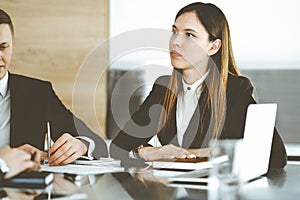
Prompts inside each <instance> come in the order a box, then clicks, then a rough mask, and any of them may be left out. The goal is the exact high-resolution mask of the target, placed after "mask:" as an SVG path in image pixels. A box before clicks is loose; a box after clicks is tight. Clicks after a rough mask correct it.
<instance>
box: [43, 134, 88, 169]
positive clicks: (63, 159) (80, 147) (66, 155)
mask: <svg viewBox="0 0 300 200" xmlns="http://www.w3.org/2000/svg"><path fill="white" fill-rule="evenodd" d="M86 152H87V147H86V146H85V144H84V143H83V142H81V141H80V140H79V139H76V138H74V137H73V136H71V135H70V134H69V133H64V134H63V135H62V136H61V137H60V138H58V139H57V140H56V142H55V143H54V144H53V146H52V147H51V148H50V150H49V151H48V153H50V154H51V157H50V158H49V159H48V162H49V165H66V164H68V163H71V162H73V161H75V160H76V159H77V158H79V157H80V156H82V155H84V154H86Z"/></svg>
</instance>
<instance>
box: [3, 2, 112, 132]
mask: <svg viewBox="0 0 300 200" xmlns="http://www.w3.org/2000/svg"><path fill="white" fill-rule="evenodd" d="M0 7H1V8H2V9H4V10H6V11H7V12H8V13H10V15H11V16H12V18H13V22H14V25H15V38H14V55H13V60H12V65H11V67H10V71H11V72H14V73H19V74H24V75H28V76H31V77H37V78H41V79H44V80H49V81H51V82H52V83H53V86H54V89H55V91H56V92H57V94H58V96H59V97H60V99H61V100H62V101H63V103H64V104H65V105H66V106H67V107H68V108H70V109H71V110H73V111H74V112H75V114H76V115H77V116H79V117H80V118H81V119H83V120H84V121H86V122H87V124H88V125H89V127H90V128H92V129H93V130H94V131H96V132H97V133H99V134H100V135H102V136H103V135H104V134H105V133H104V132H103V131H102V130H105V113H106V75H105V74H103V75H102V76H101V77H98V79H99V81H98V82H97V84H98V86H97V88H96V90H95V91H93V92H94V94H95V97H94V98H95V106H94V107H95V108H96V110H95V112H94V113H91V112H88V111H87V109H86V108H85V105H86V104H85V102H89V101H90V99H89V98H90V97H86V95H85V92H86V90H88V85H87V87H86V88H84V87H82V89H81V91H80V92H81V93H82V96H80V97H79V100H80V102H81V103H80V104H79V105H78V104H77V105H72V103H73V89H74V88H73V86H74V84H75V80H76V76H78V74H77V73H78V71H79V69H80V66H82V64H83V62H84V60H85V59H86V57H87V56H88V54H89V53H90V52H91V51H92V50H93V49H94V48H95V47H96V45H98V44H99V43H101V42H103V41H104V40H106V39H107V36H108V28H107V27H108V24H107V21H108V20H107V16H108V2H107V0H93V1H91V0H90V1H85V0H72V1H70V0H51V1H40V0H26V1H21V0H1V5H0ZM105 56H106V54H101V55H99V56H98V58H99V62H100V63H99V65H100V66H101V63H103V62H104V61H105Z"/></svg>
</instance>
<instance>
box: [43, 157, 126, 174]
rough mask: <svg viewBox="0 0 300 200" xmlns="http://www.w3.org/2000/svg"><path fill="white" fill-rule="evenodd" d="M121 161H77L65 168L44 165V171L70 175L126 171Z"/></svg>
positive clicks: (108, 159) (102, 159)
mask: <svg viewBox="0 0 300 200" xmlns="http://www.w3.org/2000/svg"><path fill="white" fill-rule="evenodd" d="M120 163H121V161H120V160H116V159H113V158H101V159H99V160H76V161H75V162H74V163H73V164H68V165H63V166H49V165H48V164H45V165H42V171H48V172H54V173H70V174H78V175H95V174H104V173H113V172H121V171H124V168H123V167H121V166H120Z"/></svg>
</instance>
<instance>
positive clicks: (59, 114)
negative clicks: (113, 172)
mask: <svg viewBox="0 0 300 200" xmlns="http://www.w3.org/2000/svg"><path fill="white" fill-rule="evenodd" d="M47 87H48V89H47V91H48V92H47V95H48V98H47V99H48V105H47V106H48V108H47V113H48V119H49V122H51V128H52V129H53V130H52V133H53V134H52V137H53V138H52V139H53V140H54V141H55V140H57V139H58V138H59V137H60V136H61V135H62V134H63V133H70V134H71V135H73V136H86V137H89V138H90V139H92V140H94V142H95V150H94V151H93V156H94V157H95V158H100V157H107V156H108V151H107V146H106V143H105V142H104V140H103V139H102V138H101V137H100V136H99V135H98V134H96V133H94V132H93V131H92V130H91V129H89V128H88V127H87V125H86V124H85V123H84V122H83V121H82V120H80V119H79V118H77V117H76V116H75V115H74V114H73V113H72V112H71V111H70V110H68V109H67V108H66V107H65V106H64V105H63V103H62V102H61V100H60V99H59V98H58V96H57V95H56V94H55V92H54V90H53V88H52V86H51V84H50V83H48V86H47Z"/></svg>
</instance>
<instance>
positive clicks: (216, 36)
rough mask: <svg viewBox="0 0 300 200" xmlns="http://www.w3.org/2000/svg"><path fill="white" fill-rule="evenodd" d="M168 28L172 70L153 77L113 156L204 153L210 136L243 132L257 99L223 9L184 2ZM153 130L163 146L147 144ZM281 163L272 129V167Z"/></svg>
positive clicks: (233, 135) (115, 143)
mask: <svg viewBox="0 0 300 200" xmlns="http://www.w3.org/2000/svg"><path fill="white" fill-rule="evenodd" d="M172 33H173V34H172V36H171V38H170V44H169V48H170V58H171V64H172V66H173V67H174V70H173V73H172V75H171V76H163V77H160V78H158V79H157V80H156V82H155V84H154V86H153V89H152V91H151V93H150V94H149V96H148V97H147V99H146V100H145V101H144V103H143V104H142V106H141V107H140V109H139V110H138V111H137V112H136V113H134V115H133V116H132V120H131V121H129V122H128V123H127V124H126V125H125V127H124V128H123V130H122V131H121V132H120V133H119V134H118V135H117V136H116V138H114V140H113V141H112V146H111V154H112V156H114V157H118V158H121V159H124V158H125V157H127V158H128V152H130V151H131V152H133V154H134V155H131V156H135V157H140V158H142V159H144V160H147V161H153V160H159V159H173V158H194V157H196V156H197V157H203V156H208V155H209V145H208V144H209V141H210V140H211V139H216V138H221V139H225V138H235V139H236V138H242V137H243V132H244V124H245V118H246V110H247V107H248V105H249V104H251V103H255V100H254V99H253V97H252V90H253V86H252V85H251V83H250V81H249V79H247V78H246V77H243V76H241V74H240V72H239V70H238V67H237V65H236V62H235V60H234V57H233V52H232V47H231V39H230V31H229V26H228V23H227V20H226V17H225V15H224V14H223V12H222V11H221V10H220V9H219V8H218V7H216V6H215V5H213V4H204V3H200V2H199V3H193V4H190V5H187V6H185V7H184V8H182V9H181V10H180V11H179V12H178V13H177V15H176V18H175V23H174V25H173V27H172ZM158 105H159V106H158ZM154 135H157V137H158V138H159V141H160V143H161V144H162V145H163V146H161V147H151V146H149V145H147V143H148V141H149V140H150V139H151V138H152V137H153V136H154ZM258 139H259V138H258ZM285 165H286V151H285V148H284V145H283V142H282V140H281V138H280V136H279V135H278V133H277V132H276V131H275V134H274V139H273V146H272V155H271V158H270V167H276V168H281V167H284V166H285Z"/></svg>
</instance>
